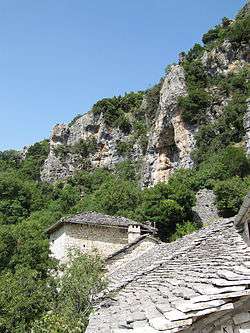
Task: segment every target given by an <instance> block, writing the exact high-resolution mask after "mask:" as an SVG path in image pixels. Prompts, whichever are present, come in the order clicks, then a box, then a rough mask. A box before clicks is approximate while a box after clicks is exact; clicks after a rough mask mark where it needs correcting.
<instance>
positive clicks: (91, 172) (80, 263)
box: [0, 14, 250, 333]
mask: <svg viewBox="0 0 250 333" xmlns="http://www.w3.org/2000/svg"><path fill="white" fill-rule="evenodd" d="M248 38H249V17H248V16H247V15H241V14H239V15H238V17H237V19H236V20H235V21H234V22H233V23H232V24H229V20H228V19H226V18H224V19H223V20H222V23H221V24H219V25H218V26H216V27H215V28H213V29H211V30H209V31H208V32H207V33H206V34H205V35H204V36H203V40H202V41H203V45H200V44H195V46H194V47H193V48H192V49H190V51H189V52H188V53H187V54H186V57H185V60H184V62H183V64H182V65H183V67H184V70H185V73H186V81H187V86H188V95H187V96H186V97H182V98H180V100H179V104H180V107H181V108H182V109H183V113H182V117H183V119H184V120H185V121H186V122H187V123H188V124H199V125H200V128H199V131H198V133H197V135H196V148H195V150H194V152H193V159H194V161H195V166H194V168H193V169H188V170H187V169H179V170H177V171H176V172H175V173H174V174H173V175H172V176H171V177H170V179H169V181H168V182H167V183H159V184H157V185H155V186H154V187H151V188H145V189H141V187H140V184H139V180H140V179H139V178H140V172H139V168H140V165H139V163H137V162H131V161H129V160H127V161H124V162H121V163H118V164H117V165H116V167H115V169H114V170H112V171H110V170H107V169H103V168H102V169H101V168H99V169H98V168H96V169H88V170H84V171H79V172H77V173H76V174H74V175H73V176H71V177H69V178H68V179H67V180H64V181H57V182H55V183H54V184H48V183H44V182H41V181H40V170H41V167H42V165H43V163H44V160H45V159H46V157H47V156H48V152H49V142H48V140H44V141H42V142H38V143H35V144H34V145H32V146H30V147H29V148H28V151H27V153H26V155H25V157H24V156H23V155H22V154H20V152H18V151H14V150H10V151H3V152H1V153H0V199H1V200H0V332H3V333H4V332H6V333H7V332H20V333H21V332H29V331H30V330H31V329H33V332H82V331H84V327H85V325H86V318H87V316H88V314H89V311H90V310H91V305H90V304H89V295H90V292H92V291H93V290H95V291H98V290H101V288H103V287H104V286H105V280H104V279H103V270H102V267H103V262H102V260H101V259H100V258H99V257H98V256H95V255H92V256H91V257H89V256H76V258H73V259H72V262H73V263H72V265H71V267H70V268H65V274H64V275H63V278H62V279H58V278H57V277H55V276H56V274H54V273H52V272H56V270H57V269H58V265H57V263H56V262H55V261H54V260H53V259H51V258H50V256H49V244H48V239H47V236H46V233H45V230H46V228H47V227H48V226H50V225H51V224H53V223H55V222H56V221H57V220H58V219H60V218H61V217H63V216H67V215H71V214H75V213H78V212H83V211H96V212H102V213H106V214H110V215H117V216H125V217H129V218H131V219H134V220H136V221H140V222H143V221H152V222H156V225H157V227H158V230H159V237H160V238H161V239H162V240H163V241H172V240H175V239H177V238H179V237H181V236H183V235H185V234H187V233H190V232H193V231H195V230H196V229H197V228H199V227H200V226H199V225H198V224H197V223H196V222H195V221H194V218H193V212H192V207H193V206H194V204H195V193H196V192H197V191H198V190H199V189H202V188H208V189H212V190H213V191H214V193H215V195H216V205H217V207H218V210H219V212H220V214H221V216H222V217H231V216H234V215H235V214H236V213H237V211H238V209H239V207H240V205H241V203H242V200H243V198H244V196H245V195H246V193H247V191H248V189H249V188H250V161H249V159H248V158H247V157H246V153H245V148H244V134H245V133H244V128H243V117H244V115H245V112H246V109H247V106H246V99H247V97H248V96H249V84H248V81H247V76H248V75H249V68H248V67H247V66H245V67H244V68H241V69H240V70H239V71H237V72H235V73H233V74H230V75H229V76H228V77H223V76H222V75H216V76H210V75H209V74H208V73H206V72H205V71H204V69H203V68H202V64H201V62H200V57H201V56H202V54H203V52H204V51H205V50H211V49H212V48H214V47H216V46H218V45H220V43H222V42H223V41H224V40H225V39H228V40H230V42H231V43H232V44H233V45H234V43H243V42H246V43H247V42H248ZM215 84H216V86H217V87H218V89H219V90H220V91H222V92H223V94H225V95H227V96H228V97H229V102H228V103H227V105H226V106H225V108H224V112H223V113H222V114H221V115H220V116H219V117H218V118H217V119H216V121H214V122H210V121H209V120H208V118H207V116H206V112H205V110H207V108H208V106H209V105H210V104H211V103H213V100H212V99H211V95H210V94H209V93H208V92H207V91H208V88H209V87H211V86H212V85H215ZM160 85H161V84H159V85H157V86H155V87H153V88H151V89H149V90H147V91H145V92H141V91H140V92H137V93H129V94H126V95H125V96H123V97H121V96H120V97H113V98H109V99H104V100H102V101H99V102H97V103H96V104H95V105H94V106H93V112H96V113H98V112H99V111H100V109H101V110H102V112H104V111H103V110H105V121H106V122H107V123H108V124H109V125H110V126H117V127H120V128H121V129H122V130H123V131H125V132H128V131H130V129H131V126H134V127H135V128H137V130H138V133H137V136H138V135H139V136H140V137H141V144H142V145H144V147H146V144H147V142H146V137H145V132H146V131H147V126H150V119H151V118H150V117H152V113H153V112H155V110H156V108H155V105H156V104H157V103H158V101H159V87H160ZM144 95H146V96H147V98H148V100H149V101H150V103H151V104H150V103H149V104H148V105H149V107H148V109H147V110H144V114H141V113H140V112H136V110H138V108H139V105H140V103H141V101H142V96H144ZM128 112H134V114H135V118H136V119H137V121H136V122H134V123H132V124H131V123H130V121H129V117H127V114H128ZM74 149H78V152H80V153H81V154H82V156H83V157H84V156H87V154H88V151H89V150H90V149H94V143H93V142H92V143H88V144H87V145H86V143H84V142H82V143H80V144H79V145H78V146H76V147H74ZM120 149H121V151H124V153H126V151H127V150H128V149H129V147H127V146H122V144H121V147H120ZM64 153H65V152H64V151H63V150H62V149H61V151H58V154H64ZM83 268H84V269H83ZM79 281H81V283H80V284H79V283H78V282H79ZM76 291H77V292H76ZM76 297H79V299H78V300H79V302H78V301H76ZM62 309H63V310H62Z"/></svg>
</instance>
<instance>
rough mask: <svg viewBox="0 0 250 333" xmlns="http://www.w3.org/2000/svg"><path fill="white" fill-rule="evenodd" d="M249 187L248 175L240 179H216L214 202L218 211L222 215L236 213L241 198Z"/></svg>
mask: <svg viewBox="0 0 250 333" xmlns="http://www.w3.org/2000/svg"><path fill="white" fill-rule="evenodd" d="M249 189H250V177H248V178H246V179H241V178H240V177H233V178H230V179H227V180H224V181H218V182H217V183H216V184H215V186H214V192H215V194H216V204H217V208H218V209H219V212H220V213H221V215H222V216H224V217H230V216H234V215H235V214H237V212H238V210H239V208H240V206H241V204H242V202H243V199H244V197H245V195H246V194H247V192H248V191H249Z"/></svg>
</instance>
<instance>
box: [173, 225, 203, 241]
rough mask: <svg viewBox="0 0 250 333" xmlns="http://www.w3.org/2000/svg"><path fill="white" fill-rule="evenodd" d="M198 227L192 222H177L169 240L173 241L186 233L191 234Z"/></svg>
mask: <svg viewBox="0 0 250 333" xmlns="http://www.w3.org/2000/svg"><path fill="white" fill-rule="evenodd" d="M198 229H199V227H198V226H197V225H196V224H194V223H193V222H190V221H187V222H185V223H183V224H180V223H177V225H176V231H175V233H173V235H172V236H171V238H170V239H171V241H175V240H177V239H178V238H182V237H183V236H186V235H188V234H192V233H193V232H195V231H197V230H198Z"/></svg>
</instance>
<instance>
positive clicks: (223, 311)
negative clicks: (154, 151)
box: [86, 194, 250, 333]
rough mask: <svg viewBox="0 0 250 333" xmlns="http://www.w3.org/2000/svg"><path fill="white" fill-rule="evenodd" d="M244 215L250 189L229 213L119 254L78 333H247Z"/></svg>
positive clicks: (249, 263)
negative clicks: (134, 253) (83, 328)
mask: <svg viewBox="0 0 250 333" xmlns="http://www.w3.org/2000/svg"><path fill="white" fill-rule="evenodd" d="M249 220H250V194H249V195H248V196H247V197H246V199H245V201H244V203H243V205H242V208H241V210H240V212H239V214H238V216H237V217H236V218H229V219H220V220H218V221H214V222H213V223H211V224H209V225H208V226H207V227H204V228H202V229H200V230H199V231H197V232H195V233H193V234H191V235H187V236H185V237H183V238H181V239H179V240H177V241H175V242H173V243H159V244H155V246H154V247H153V248H149V249H148V250H146V251H144V252H142V253H138V255H137V256H136V257H131V260H126V259H125V258H126V255H125V256H124V260H123V262H122V261H120V262H119V263H117V265H118V264H119V265H118V266H116V269H112V268H111V269H110V271H109V274H108V278H109V287H108V289H107V290H106V291H104V292H103V293H102V294H101V295H98V297H97V298H96V302H95V311H94V312H93V314H92V315H91V317H90V321H89V325H88V327H87V330H86V333H174V332H183V333H191V332H195V333H249V332H250V247H249V246H248V244H249ZM107 262H108V264H109V259H108V260H107Z"/></svg>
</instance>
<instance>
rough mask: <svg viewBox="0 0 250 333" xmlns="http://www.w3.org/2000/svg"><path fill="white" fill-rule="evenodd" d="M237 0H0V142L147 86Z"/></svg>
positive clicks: (5, 144)
mask: <svg viewBox="0 0 250 333" xmlns="http://www.w3.org/2000/svg"><path fill="white" fill-rule="evenodd" d="M244 4H245V1H243V0H208V1H202V0H189V1H188V0H178V1H177V0H171V1H170V0H91V1H86V0H22V1H20V0H0V45H1V47H0V73H1V74H0V150H4V149H10V148H13V149H18V148H21V147H23V146H24V145H26V144H32V143H34V142H36V141H39V140H42V139H44V138H48V137H49V134H50V131H51V128H52V126H53V125H55V124H57V123H63V122H69V121H70V120H71V119H72V118H73V117H74V116H75V115H76V114H78V113H81V114H83V113H84V112H86V111H88V110H89V109H90V107H91V105H92V104H93V103H95V101H97V100H98V99H101V98H103V97H109V96H113V95H117V94H123V93H124V92H126V91H132V90H139V89H145V88H148V87H150V86H151V85H153V84H154V83H156V82H157V81H158V80H159V78H160V77H161V76H162V75H163V73H164V69H165V67H166V65H167V64H170V63H173V62H176V61H177V55H178V53H179V52H180V51H182V50H184V51H185V50H188V49H189V48H190V47H191V46H192V45H193V44H194V43H195V42H199V41H200V40H201V36H202V34H203V33H204V32H206V31H207V30H208V28H210V27H212V26H213V25H215V24H217V23H218V22H219V21H220V19H221V18H222V17H223V16H227V17H233V16H234V15H235V13H236V12H237V11H238V9H239V8H240V7H241V6H243V5H244Z"/></svg>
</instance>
